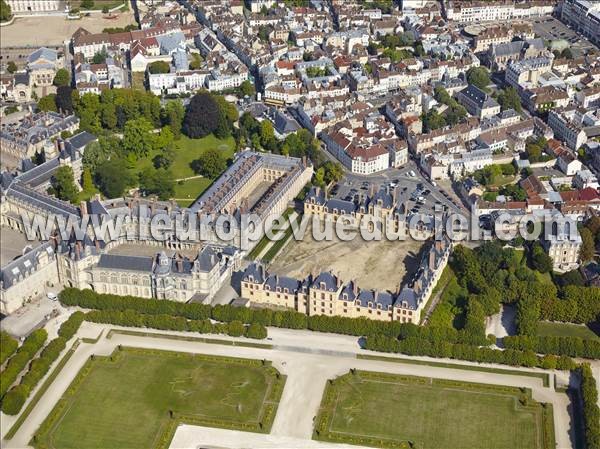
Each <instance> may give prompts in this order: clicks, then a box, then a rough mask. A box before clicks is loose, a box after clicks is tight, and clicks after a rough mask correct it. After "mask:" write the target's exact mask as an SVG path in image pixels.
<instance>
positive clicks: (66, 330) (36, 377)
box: [2, 312, 84, 415]
mask: <svg viewBox="0 0 600 449" xmlns="http://www.w3.org/2000/svg"><path fill="white" fill-rule="evenodd" d="M83 318H84V313H83V312H75V313H73V314H72V315H71V316H70V317H69V318H68V319H67V320H66V321H65V322H64V323H62V324H61V326H60V328H59V330H58V335H59V337H57V338H55V339H54V340H52V341H51V342H50V343H48V345H46V347H45V348H44V349H43V350H42V352H41V353H40V355H39V357H37V358H36V359H34V360H33V361H32V362H31V364H30V365H29V371H27V373H26V374H25V375H24V376H23V377H22V378H21V382H20V384H19V385H17V386H15V387H13V388H11V389H10V391H9V392H8V393H6V395H5V396H4V398H3V399H2V411H3V412H4V413H6V414H7V415H16V414H17V413H19V412H20V411H21V408H22V407H23V405H24V404H25V401H26V400H27V398H28V397H29V394H30V393H31V392H32V391H33V390H34V389H35V387H36V386H37V384H38V383H39V382H40V380H42V379H43V378H44V376H45V375H46V373H48V371H49V370H50V367H51V366H52V364H53V363H54V362H55V361H56V360H57V359H58V357H59V356H60V354H61V352H62V351H63V350H64V349H65V347H66V345H67V341H68V340H69V339H70V338H71V337H73V335H75V333H76V332H77V330H78V329H79V326H81V323H82V322H83Z"/></svg>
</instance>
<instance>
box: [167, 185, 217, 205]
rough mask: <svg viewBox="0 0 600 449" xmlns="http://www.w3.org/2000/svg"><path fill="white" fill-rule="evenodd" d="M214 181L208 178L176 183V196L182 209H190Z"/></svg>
mask: <svg viewBox="0 0 600 449" xmlns="http://www.w3.org/2000/svg"><path fill="white" fill-rule="evenodd" d="M211 183H212V181H211V180H210V179H207V178H194V179H188V180H187V181H182V183H181V184H179V182H176V183H175V196H174V198H175V199H176V200H177V203H178V204H179V205H180V206H182V207H188V206H189V205H190V204H192V203H193V202H194V201H195V200H196V198H198V197H199V196H200V194H201V193H202V192H204V191H205V190H206V189H207V188H208V187H209V186H210V185H211Z"/></svg>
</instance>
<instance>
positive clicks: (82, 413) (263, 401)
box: [32, 348, 284, 449]
mask: <svg viewBox="0 0 600 449" xmlns="http://www.w3.org/2000/svg"><path fill="white" fill-rule="evenodd" d="M111 358H112V359H114V360H111ZM276 374H277V371H276V370H275V369H274V368H273V367H271V366H270V365H269V363H268V362H267V363H265V364H263V363H262V362H261V361H258V360H243V359H235V358H229V357H226V358H224V357H216V356H210V355H202V354H188V353H177V352H168V351H158V350H148V349H137V348H123V349H122V350H121V351H120V350H118V349H117V350H115V352H114V353H113V355H112V356H111V357H99V356H96V357H95V358H94V360H90V361H88V362H87V363H86V365H85V366H84V367H83V368H82V370H81V371H80V373H79V374H78V375H77V377H76V379H75V380H74V381H73V383H72V384H71V385H70V387H69V388H68V390H67V392H66V393H65V394H64V396H63V397H62V398H61V400H60V401H59V402H58V404H57V406H56V407H55V408H54V410H53V411H52V412H51V413H50V415H49V416H48V418H46V421H45V422H44V423H43V424H42V426H41V427H40V429H38V431H37V433H36V436H35V437H34V440H33V442H32V444H33V445H34V446H35V447H36V448H61V449H63V448H65V449H66V448H86V449H92V448H111V447H113V448H128V449H135V448H140V449H151V448H156V447H168V444H169V442H170V440H171V438H172V433H173V432H174V429H175V428H176V424H178V423H179V422H188V423H190V424H196V425H207V426H212V427H225V428H233V429H245V430H252V431H255V432H268V431H269V430H270V427H271V424H272V421H273V418H274V416H275V410H276V407H277V403H278V401H279V398H280V393H281V390H282V388H283V382H284V376H280V378H277V377H276ZM171 411H172V412H173V419H171V418H170V413H171ZM259 422H260V423H262V426H260V427H259Z"/></svg>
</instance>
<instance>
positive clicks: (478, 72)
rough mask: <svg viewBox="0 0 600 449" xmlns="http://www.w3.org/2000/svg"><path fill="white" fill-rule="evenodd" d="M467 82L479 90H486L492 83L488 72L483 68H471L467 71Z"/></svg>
mask: <svg viewBox="0 0 600 449" xmlns="http://www.w3.org/2000/svg"><path fill="white" fill-rule="evenodd" d="M467 81H468V82H469V84H473V85H474V86H477V87H479V88H480V89H481V90H487V87H488V85H489V84H490V83H491V82H492V80H491V79H490V72H488V70H487V69H486V68H485V67H471V68H470V69H469V70H468V71H467Z"/></svg>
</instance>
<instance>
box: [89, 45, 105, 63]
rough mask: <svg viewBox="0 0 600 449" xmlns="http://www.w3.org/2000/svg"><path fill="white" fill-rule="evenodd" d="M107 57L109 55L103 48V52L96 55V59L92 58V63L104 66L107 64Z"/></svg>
mask: <svg viewBox="0 0 600 449" xmlns="http://www.w3.org/2000/svg"><path fill="white" fill-rule="evenodd" d="M107 57H108V53H107V52H106V49H105V48H103V49H102V50H101V51H99V52H98V53H96V54H95V55H94V57H93V58H92V62H93V63H94V64H104V63H105V62H106V58H107Z"/></svg>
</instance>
